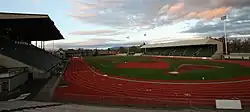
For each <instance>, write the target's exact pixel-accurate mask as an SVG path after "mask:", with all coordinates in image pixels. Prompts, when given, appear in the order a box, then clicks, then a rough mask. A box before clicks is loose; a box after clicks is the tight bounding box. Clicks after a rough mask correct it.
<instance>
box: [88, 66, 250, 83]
mask: <svg viewBox="0 0 250 112" xmlns="http://www.w3.org/2000/svg"><path fill="white" fill-rule="evenodd" d="M85 63H86V62H85ZM92 67H93V66H92ZM88 68H89V69H90V70H91V71H92V72H93V73H95V74H97V75H100V76H102V77H103V75H102V74H100V73H98V72H96V71H95V70H93V69H92V68H91V67H90V66H88ZM108 77H109V78H110V79H116V80H123V81H130V82H138V83H150V84H190V85H198V84H230V83H240V82H249V81H250V79H247V80H237V81H224V82H190V83H184V82H183V83H181V82H180V83H178V82H150V81H139V80H131V79H123V78H117V77H110V76H108Z"/></svg>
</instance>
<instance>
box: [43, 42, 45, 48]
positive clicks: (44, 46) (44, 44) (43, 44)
mask: <svg viewBox="0 0 250 112" xmlns="http://www.w3.org/2000/svg"><path fill="white" fill-rule="evenodd" d="M43 49H44V50H45V41H43Z"/></svg>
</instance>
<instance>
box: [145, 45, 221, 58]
mask: <svg viewBox="0 0 250 112" xmlns="http://www.w3.org/2000/svg"><path fill="white" fill-rule="evenodd" d="M216 49H217V48H216V46H214V45H199V46H180V47H167V48H147V49H146V52H145V55H163V56H190V57H211V56H212V55H213V54H214V53H215V52H216Z"/></svg>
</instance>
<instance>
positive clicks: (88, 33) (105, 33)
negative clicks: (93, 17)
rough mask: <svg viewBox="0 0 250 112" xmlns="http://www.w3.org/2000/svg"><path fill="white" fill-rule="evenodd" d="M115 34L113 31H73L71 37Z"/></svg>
mask: <svg viewBox="0 0 250 112" xmlns="http://www.w3.org/2000/svg"><path fill="white" fill-rule="evenodd" d="M115 33H117V32H116V31H115V30H91V31H75V32H71V33H70V34H72V35H111V34H115Z"/></svg>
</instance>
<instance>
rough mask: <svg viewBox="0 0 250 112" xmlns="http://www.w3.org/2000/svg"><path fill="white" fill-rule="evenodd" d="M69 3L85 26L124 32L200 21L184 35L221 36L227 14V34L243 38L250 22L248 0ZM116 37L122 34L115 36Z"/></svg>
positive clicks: (96, 0)
mask: <svg viewBox="0 0 250 112" xmlns="http://www.w3.org/2000/svg"><path fill="white" fill-rule="evenodd" d="M71 2H72V3H71V6H72V10H71V13H70V14H69V15H70V16H71V17H72V18H75V19H77V20H80V21H82V22H83V23H84V24H85V23H88V24H95V25H101V26H108V27H112V28H114V29H118V30H124V31H126V32H130V31H135V30H137V31H142V30H149V29H154V28H157V27H161V26H165V25H173V24H175V23H176V22H180V21H187V20H199V21H200V22H199V24H197V25H192V26H194V27H191V28H189V29H188V30H187V31H185V33H197V34H201V35H221V34H223V31H222V30H223V28H221V27H223V26H222V25H223V24H222V23H221V22H219V21H218V20H219V18H220V17H221V16H223V15H227V14H229V20H228V21H229V23H228V26H230V25H233V26H232V28H229V29H228V31H229V32H232V33H235V32H234V31H233V28H236V29H237V31H236V32H237V33H243V32H244V34H245V33H246V32H247V31H248V30H246V31H244V30H245V29H247V28H246V27H247V26H248V22H249V19H248V17H246V16H248V14H247V13H246V12H247V11H245V9H247V8H249V6H250V1H249V0H78V1H76V0H72V1H71ZM235 12H237V13H235ZM234 19H235V20H234ZM200 23H204V24H203V25H202V24H200ZM205 23H213V24H212V25H211V24H208V25H207V24H205ZM243 23H244V24H243ZM237 24H240V25H241V26H239V25H237ZM243 26H244V28H243ZM231 30H232V31H231ZM116 34H118V35H119V34H121V33H114V35H116ZM103 35H112V34H103Z"/></svg>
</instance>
